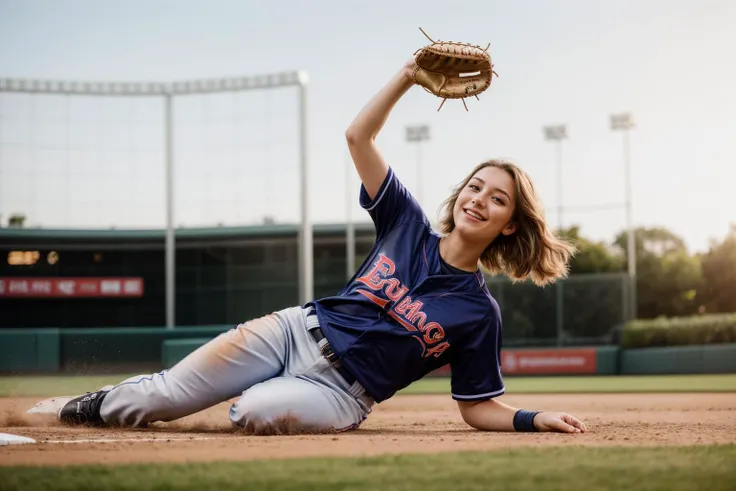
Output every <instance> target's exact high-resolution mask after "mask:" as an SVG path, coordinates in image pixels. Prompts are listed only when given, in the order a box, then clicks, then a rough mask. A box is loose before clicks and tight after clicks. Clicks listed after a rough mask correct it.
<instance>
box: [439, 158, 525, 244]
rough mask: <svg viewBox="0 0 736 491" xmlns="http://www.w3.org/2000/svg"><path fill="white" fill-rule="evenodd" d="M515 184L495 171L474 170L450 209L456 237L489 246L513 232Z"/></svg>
mask: <svg viewBox="0 0 736 491" xmlns="http://www.w3.org/2000/svg"><path fill="white" fill-rule="evenodd" d="M515 210H516V183H515V182H514V179H513V177H512V176H511V174H510V173H509V172H507V171H506V170H504V169H501V168H499V167H494V166H487V167H483V168H481V169H478V170H477V171H476V172H475V173H474V174H473V175H472V176H471V178H470V179H469V180H468V181H467V182H466V184H465V186H463V187H462V188H461V189H460V192H459V194H458V196H457V200H456V201H455V204H454V206H453V209H452V217H453V221H454V222H455V223H454V225H455V226H454V228H455V229H456V233H459V234H461V235H462V236H463V237H464V238H465V239H466V240H469V241H471V242H474V243H484V244H490V243H491V242H493V240H494V239H495V238H496V237H498V235H499V234H503V235H510V234H512V233H513V232H514V231H515V230H516V224H515V223H514V222H513V221H512V218H513V217H514V211H515Z"/></svg>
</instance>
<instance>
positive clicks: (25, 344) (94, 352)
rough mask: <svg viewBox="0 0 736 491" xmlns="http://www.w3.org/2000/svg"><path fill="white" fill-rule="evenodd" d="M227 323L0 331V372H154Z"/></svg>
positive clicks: (662, 361) (628, 366) (620, 368)
mask: <svg viewBox="0 0 736 491" xmlns="http://www.w3.org/2000/svg"><path fill="white" fill-rule="evenodd" d="M231 327H232V326H204V327H179V328H176V329H172V330H167V329H164V328H142V327H140V328H139V327H137V328H117V329H111V328H106V329H3V330H0V373H5V374H25V373H66V374H86V373H89V374H101V373H121V372H129V371H139V370H140V371H146V372H147V371H158V370H161V369H162V368H169V367H171V366H173V365H174V364H175V363H176V362H178V361H179V360H181V359H182V358H183V357H185V356H186V355H187V354H189V353H190V352H191V351H193V350H194V349H196V348H197V347H199V346H201V345H202V344H204V343H206V342H207V341H208V340H210V339H212V338H214V337H215V336H217V335H218V334H220V333H222V332H225V331H227V330H228V329H230V328H231ZM595 350H596V373H598V374H619V373H621V374H659V373H662V374H667V373H736V344H720V345H719V344H716V345H707V346H683V347H674V348H643V349H628V350H620V349H619V348H617V347H612V346H604V347H598V348H595Z"/></svg>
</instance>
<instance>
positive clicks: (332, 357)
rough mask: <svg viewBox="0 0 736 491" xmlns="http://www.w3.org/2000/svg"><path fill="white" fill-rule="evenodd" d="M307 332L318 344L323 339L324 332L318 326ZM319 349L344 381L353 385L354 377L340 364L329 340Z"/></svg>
mask: <svg viewBox="0 0 736 491" xmlns="http://www.w3.org/2000/svg"><path fill="white" fill-rule="evenodd" d="M309 334H311V335H312V337H313V338H314V340H315V341H316V342H317V345H319V343H320V341H322V340H323V339H325V333H323V332H322V329H320V328H319V327H315V328H313V329H310V330H309ZM320 351H321V352H322V356H324V357H325V358H327V361H329V362H330V363H331V364H332V366H333V367H335V369H336V370H337V371H338V372H339V373H340V375H342V378H344V379H345V381H346V382H347V383H348V384H350V385H353V384H354V383H355V377H353V376H352V375H351V373H350V372H348V371H347V370H346V369H345V367H344V366H342V363H340V360H339V359H338V358H337V355H336V354H335V352H334V351H333V350H332V346H330V343H329V342H325V344H324V345H323V346H322V348H320Z"/></svg>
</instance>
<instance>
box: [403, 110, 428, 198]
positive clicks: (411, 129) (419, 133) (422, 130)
mask: <svg viewBox="0 0 736 491" xmlns="http://www.w3.org/2000/svg"><path fill="white" fill-rule="evenodd" d="M428 140H429V126H427V125H426V124H423V125H415V126H407V127H406V141H408V142H409V143H416V144H417V145H416V147H417V158H416V171H417V195H416V199H417V201H418V202H419V204H420V205H421V204H422V198H423V196H422V194H423V191H424V190H423V189H422V187H423V186H422V142H425V141H428Z"/></svg>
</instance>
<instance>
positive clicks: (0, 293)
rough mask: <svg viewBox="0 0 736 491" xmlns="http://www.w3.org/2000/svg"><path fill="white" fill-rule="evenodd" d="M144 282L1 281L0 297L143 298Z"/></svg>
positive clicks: (111, 279) (112, 279) (109, 279)
mask: <svg viewBox="0 0 736 491" xmlns="http://www.w3.org/2000/svg"><path fill="white" fill-rule="evenodd" d="M141 296H143V278H118V277H96V278H14V277H0V297H16V298H17V297H26V298H30V297H33V298H38V297H56V298H58V297H141Z"/></svg>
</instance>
